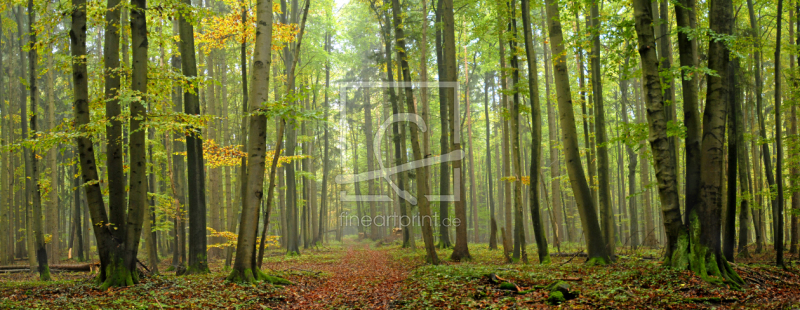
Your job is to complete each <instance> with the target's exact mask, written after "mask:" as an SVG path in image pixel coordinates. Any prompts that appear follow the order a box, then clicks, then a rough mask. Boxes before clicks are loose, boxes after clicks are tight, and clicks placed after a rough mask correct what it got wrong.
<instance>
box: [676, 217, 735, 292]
mask: <svg viewBox="0 0 800 310" xmlns="http://www.w3.org/2000/svg"><path fill="white" fill-rule="evenodd" d="M690 224H691V225H690V226H691V227H690V229H689V231H690V233H682V234H681V235H680V236H678V241H677V243H676V246H675V249H674V250H673V252H672V255H671V256H668V257H667V258H666V259H665V260H664V265H666V266H669V267H672V268H677V269H680V270H690V271H692V272H694V273H695V274H696V275H697V276H698V277H700V278H701V279H703V280H704V281H706V282H709V283H713V284H717V285H724V284H727V285H729V286H730V287H731V288H732V289H741V286H742V285H744V280H742V278H741V277H739V275H738V274H737V273H736V271H734V270H733V268H732V267H731V265H730V264H728V261H727V260H725V259H724V258H722V257H719V256H717V254H716V253H714V251H712V250H711V249H709V248H708V247H707V246H706V245H704V244H702V243H701V242H700V220H699V218H698V216H697V214H692V216H691V223H690Z"/></svg>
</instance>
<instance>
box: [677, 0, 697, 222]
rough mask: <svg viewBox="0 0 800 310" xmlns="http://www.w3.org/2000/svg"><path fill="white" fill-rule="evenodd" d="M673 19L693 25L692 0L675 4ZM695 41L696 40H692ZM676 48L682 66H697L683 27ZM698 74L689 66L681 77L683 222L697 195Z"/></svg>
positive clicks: (694, 48)
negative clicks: (684, 135) (689, 69)
mask: <svg viewBox="0 0 800 310" xmlns="http://www.w3.org/2000/svg"><path fill="white" fill-rule="evenodd" d="M674 8H675V22H676V24H677V25H678V27H679V28H690V29H694V28H695V26H696V25H695V24H696V21H695V11H694V10H695V1H694V0H681V1H680V3H679V5H675V6H674ZM695 41H696V40H695ZM678 51H679V54H680V64H681V68H693V67H695V66H697V45H696V42H694V41H693V40H691V39H690V38H689V34H688V33H686V32H685V31H679V32H678ZM697 83H698V78H697V74H694V73H691V72H689V71H688V70H687V71H686V72H683V78H681V92H682V94H683V122H684V124H685V126H686V138H685V140H684V148H685V150H684V152H685V155H684V156H685V165H686V168H685V174H684V178H685V180H684V182H685V186H686V198H685V200H686V201H685V203H684V205H685V212H684V213H685V215H684V220H683V222H685V223H689V214H690V213H691V212H692V210H694V208H695V206H696V205H697V202H698V199H699V195H700V142H701V138H702V137H701V131H700V112H699V110H698V98H697V93H698V91H697V88H698V85H697Z"/></svg>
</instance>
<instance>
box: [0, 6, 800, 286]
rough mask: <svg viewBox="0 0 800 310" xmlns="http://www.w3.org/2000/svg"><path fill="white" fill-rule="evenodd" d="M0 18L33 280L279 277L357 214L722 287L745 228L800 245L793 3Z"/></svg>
mask: <svg viewBox="0 0 800 310" xmlns="http://www.w3.org/2000/svg"><path fill="white" fill-rule="evenodd" d="M784 2H785V3H784ZM745 10H746V12H747V13H746V14H745V13H744V12H745ZM740 13H741V14H740ZM0 27H2V28H0V116H2V120H1V121H0V137H1V138H2V147H3V149H2V156H1V157H0V167H2V169H0V170H2V172H0V196H1V197H2V198H3V199H2V202H0V263H4V264H5V263H11V262H13V261H14V260H18V259H20V260H21V259H27V260H28V261H29V264H30V265H31V266H38V271H39V274H40V277H41V278H42V279H43V280H47V279H49V270H48V265H49V264H56V263H58V262H60V261H62V260H63V259H65V258H69V259H76V260H79V261H83V260H95V259H99V261H100V265H101V269H100V273H99V276H98V277H97V280H98V283H100V284H101V285H102V286H104V287H108V286H127V285H132V284H135V283H137V282H138V277H139V273H138V272H137V268H138V266H139V265H141V264H145V263H143V262H141V261H146V265H148V266H150V267H151V268H150V269H151V271H154V272H158V269H157V267H158V262H159V261H160V260H161V259H162V258H165V257H168V256H171V263H170V266H171V267H170V270H175V272H176V273H178V274H179V275H182V274H191V273H205V272H208V271H209V264H208V263H209V260H223V259H224V261H225V263H224V264H225V266H226V267H231V272H230V276H229V277H228V279H229V280H231V281H239V282H251V281H256V280H268V281H272V282H279V281H284V280H282V279H279V278H275V277H272V276H269V275H267V274H265V273H264V272H261V271H260V268H261V262H262V260H263V257H264V252H265V248H267V247H281V248H283V249H284V250H285V251H286V253H287V254H291V255H300V254H302V252H304V251H306V250H307V249H309V248H312V247H315V246H317V245H318V244H321V243H327V242H331V241H334V240H338V241H341V239H342V238H343V237H344V236H346V235H357V236H358V237H359V238H368V239H371V240H375V241H378V240H382V241H383V242H391V241H393V240H394V239H395V238H396V236H395V235H399V237H397V238H399V239H401V240H402V246H403V247H410V248H415V247H416V243H417V242H419V239H422V243H423V246H424V249H425V250H426V253H427V261H428V262H429V263H431V264H438V263H439V261H440V260H441V259H442V258H441V257H439V256H438V255H437V248H439V249H450V248H452V252H451V253H452V254H451V255H450V257H449V258H450V259H451V260H453V261H462V260H468V259H471V254H470V251H469V247H470V246H484V245H483V244H484V243H486V244H488V246H489V247H490V248H491V249H496V248H498V243H499V244H500V247H501V248H502V251H503V253H504V255H505V257H506V259H507V260H508V261H509V262H516V261H522V262H528V261H529V260H530V258H529V257H528V254H527V248H528V247H530V246H534V245H535V247H536V253H537V261H538V262H540V263H549V262H550V254H549V253H550V252H551V251H561V248H562V246H573V247H574V246H576V245H577V246H582V247H585V249H586V252H587V254H588V255H587V256H588V260H587V263H589V264H601V265H602V264H608V263H611V262H613V261H614V260H615V257H616V254H617V253H619V252H620V251H622V249H635V248H637V247H641V246H647V247H657V246H663V247H664V248H665V251H664V253H665V254H664V255H665V257H664V261H665V265H668V266H671V267H675V268H680V269H688V270H692V271H694V272H695V273H697V274H698V275H700V276H701V277H703V278H705V279H707V280H709V281H724V282H727V283H730V284H731V285H738V284H742V280H741V278H740V277H739V276H738V275H737V274H736V273H735V272H734V271H733V269H732V268H731V267H730V265H729V264H728V262H729V261H733V260H735V259H736V256H737V255H739V256H748V255H750V252H749V251H750V250H749V247H750V245H751V244H754V245H755V249H754V251H756V252H761V251H764V250H766V245H767V244H772V245H773V247H774V250H775V263H776V264H777V265H783V264H784V261H783V257H784V247H786V246H787V245H788V246H789V252H790V253H797V252H798V251H799V249H798V238H800V236H798V234H799V233H800V232H799V231H798V229H799V228H798V220H797V216H798V215H800V187H799V186H800V185H798V184H800V183H798V181H800V157H799V156H798V154H800V152H798V150H799V149H800V138H798V137H800V136H798V133H797V122H798V117H797V111H796V110H797V105H798V104H800V102H798V100H797V98H800V94H798V90H799V89H800V87H798V80H800V70H798V69H797V67H796V66H795V64H796V62H797V61H798V59H797V55H798V54H800V52H798V45H800V3H798V2H797V1H789V0H770V1H761V2H759V3H754V2H753V1H751V0H747V1H740V0H737V1H733V0H711V1H708V2H695V1H693V0H680V1H677V2H669V1H666V0H663V1H648V0H634V1H632V2H630V3H628V2H621V1H572V2H567V3H560V2H558V1H555V0H546V1H534V2H531V1H530V0H521V1H519V2H518V1H516V0H511V1H507V2H502V1H500V2H497V1H495V2H488V1H482V0H437V1H432V2H431V3H427V2H426V1H424V0H423V1H416V0H406V1H402V2H401V1H399V0H392V1H390V2H389V1H378V0H355V1H331V0H315V1H311V0H302V1H301V0H281V1H280V2H273V1H269V0H256V1H244V0H181V1H178V0H131V1H130V2H126V1H120V0H107V1H97V0H89V1H87V0H70V1H67V0H27V1H21V0H13V1H5V2H4V3H3V4H0ZM787 30H788V31H787ZM431 35H432V36H433V38H430V36H431ZM675 58H677V61H675ZM785 60H788V63H789V66H782V63H783V62H784V61H785ZM354 82H388V83H384V84H380V85H382V87H373V86H363V85H367V84H363V85H362V84H357V83H356V84H354ZM396 82H400V83H396ZM419 82H421V83H419ZM427 82H438V83H427ZM352 85H362V86H358V87H355V86H352ZM370 85H379V83H378V84H370ZM431 85H433V86H432V87H430V86H431ZM449 85H458V87H450V86H449ZM42 99H43V100H42ZM437 101H438V104H435V103H434V102H437ZM409 115H411V116H409ZM437 118H438V119H437ZM390 121H391V122H390ZM375 137H386V138H385V139H375ZM437 139H438V141H439V143H436V141H437ZM432 141H433V142H432ZM421 162H438V164H437V165H419V164H418V163H421ZM415 163H416V164H415ZM391 167H397V168H394V170H393V169H392V168H391ZM401 167H402V168H401ZM626 167H627V169H626ZM376 170H386V171H389V170H391V171H393V172H392V173H393V174H391V175H384V174H382V173H375V174H373V173H371V172H372V171H376ZM365 171H366V173H365ZM377 174H380V176H378V177H375V176H376V175H377ZM337 175H356V176H357V177H356V179H358V178H360V177H359V176H364V175H369V177H367V179H368V180H367V179H365V180H367V181H366V182H356V183H347V182H341V180H340V179H339V178H337V177H336V176H337ZM347 195H372V197H379V196H378V195H384V197H389V198H390V199H377V198H376V199H371V200H369V201H350V200H348V199H342V198H343V197H345V196H347ZM449 195H453V197H455V199H447V198H444V199H441V200H442V201H439V200H437V199H432V198H433V197H439V198H441V197H449ZM449 202H452V204H450V203H449ZM390 215H403V216H418V217H419V218H421V219H422V220H421V221H419V222H418V224H416V225H413V224H412V225H411V226H407V227H404V226H403V225H401V223H402V221H389V220H388V216H390ZM351 217H357V219H356V220H351ZM365 217H369V218H370V219H375V221H374V222H373V224H372V225H368V226H365V225H360V224H361V223H363V222H364V221H362V219H363V218H365ZM380 217H384V219H385V221H383V223H384V224H383V225H381V224H378V223H377V218H380ZM412 223H413V222H412ZM452 223H458V224H457V225H453V224H452ZM398 228H400V229H398ZM529 243H530V244H529ZM140 252H142V253H146V256H145V255H140ZM140 257H141V258H140ZM140 260H141V261H140Z"/></svg>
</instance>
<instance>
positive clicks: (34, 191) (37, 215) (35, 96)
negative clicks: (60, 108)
mask: <svg viewBox="0 0 800 310" xmlns="http://www.w3.org/2000/svg"><path fill="white" fill-rule="evenodd" d="M35 22H36V10H35V8H34V6H33V0H28V44H30V50H29V51H28V89H30V105H31V116H30V131H28V128H26V126H25V121H26V120H27V117H26V114H27V111H26V110H27V107H26V106H25V101H24V100H23V101H22V103H23V106H22V134H23V136H24V137H27V138H31V137H30V135H31V133H35V132H36V128H37V127H36V126H37V119H38V114H39V113H38V112H36V110H37V108H38V106H39V88H38V87H37V84H36V79H37V78H38V75H39V73H38V71H37V69H36V67H37V66H36V64H37V62H38V61H39V55H38V51H37V48H36V31H34V28H35V26H34V23H35ZM25 155H26V161H25V172H26V174H25V175H26V177H25V189H26V190H25V191H26V195H25V206H26V207H27V208H32V212H30V213H28V214H30V215H33V221H30V222H29V224H32V225H33V226H32V227H31V226H28V228H27V229H32V230H33V235H34V244H35V247H36V248H35V249H36V263H37V269H38V271H39V279H40V280H42V281H50V267H49V265H48V261H47V249H46V248H45V243H44V225H43V223H42V196H41V185H39V169H38V160H37V157H36V150H35V149H34V148H30V147H27V148H25ZM55 241H56V242H58V239H57V238H56V239H55ZM31 269H33V266H31Z"/></svg>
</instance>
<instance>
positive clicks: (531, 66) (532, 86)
mask: <svg viewBox="0 0 800 310" xmlns="http://www.w3.org/2000/svg"><path fill="white" fill-rule="evenodd" d="M530 12H531V8H530V0H522V23H523V27H522V29H523V32H524V34H525V56H526V58H527V62H528V91H529V92H530V94H529V95H530V103H531V162H530V173H529V174H528V177H529V178H530V184H529V187H528V192H529V199H530V210H531V220H532V221H533V234H534V238H536V247H537V253H538V254H539V263H540V264H547V263H550V254H549V253H548V251H547V235H545V233H544V227H543V223H542V219H541V217H540V215H541V211H540V210H539V201H540V199H539V175H540V174H541V171H540V169H541V166H542V148H541V144H542V111H541V104H540V103H539V77H538V76H539V74H538V73H537V72H536V71H537V70H538V68H539V65H538V64H537V62H536V53H535V51H534V48H535V46H534V45H533V31H531V24H532V23H531V13H530ZM487 121H488V120H487ZM520 177H521V175H520ZM520 184H522V182H521V180H520Z"/></svg>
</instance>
